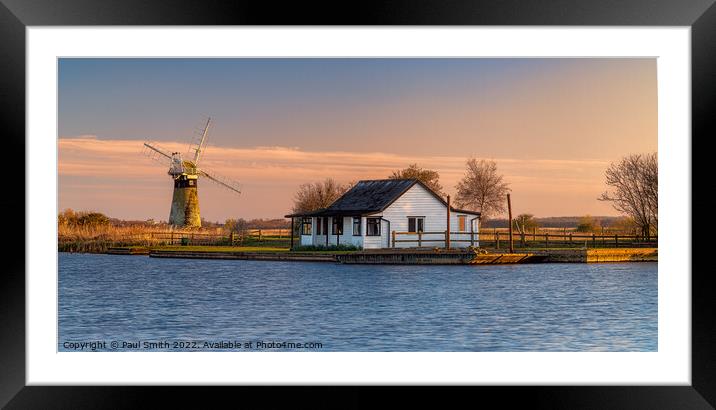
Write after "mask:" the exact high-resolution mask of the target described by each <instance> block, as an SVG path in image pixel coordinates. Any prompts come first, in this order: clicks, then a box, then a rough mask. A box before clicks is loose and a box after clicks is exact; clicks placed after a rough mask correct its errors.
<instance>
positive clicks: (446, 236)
mask: <svg viewBox="0 0 716 410" xmlns="http://www.w3.org/2000/svg"><path fill="white" fill-rule="evenodd" d="M445 248H446V249H450V195H448V196H447V229H446V230H445Z"/></svg>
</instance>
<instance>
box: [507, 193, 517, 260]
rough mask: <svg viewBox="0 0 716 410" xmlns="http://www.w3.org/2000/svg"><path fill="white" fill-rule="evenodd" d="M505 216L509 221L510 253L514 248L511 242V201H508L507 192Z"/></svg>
mask: <svg viewBox="0 0 716 410" xmlns="http://www.w3.org/2000/svg"><path fill="white" fill-rule="evenodd" d="M507 216H508V219H509V223H510V231H509V232H510V253H515V248H514V246H513V244H512V202H511V201H510V194H507Z"/></svg>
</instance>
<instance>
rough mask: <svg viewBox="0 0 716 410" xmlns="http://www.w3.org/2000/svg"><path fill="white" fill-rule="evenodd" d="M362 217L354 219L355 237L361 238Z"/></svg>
mask: <svg viewBox="0 0 716 410" xmlns="http://www.w3.org/2000/svg"><path fill="white" fill-rule="evenodd" d="M360 219H361V218H360V216H354V217H353V236H361V232H360V228H361V227H360Z"/></svg>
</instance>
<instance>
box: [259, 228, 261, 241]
mask: <svg viewBox="0 0 716 410" xmlns="http://www.w3.org/2000/svg"><path fill="white" fill-rule="evenodd" d="M259 243H261V229H259Z"/></svg>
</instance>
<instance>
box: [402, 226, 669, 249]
mask: <svg viewBox="0 0 716 410" xmlns="http://www.w3.org/2000/svg"><path fill="white" fill-rule="evenodd" d="M447 239H448V237H447V231H437V232H396V231H393V232H392V233H391V247H393V248H395V247H397V246H399V244H401V243H405V244H408V246H409V247H418V248H422V247H431V248H434V247H446V244H447ZM449 239H450V243H451V244H453V243H455V244H465V243H469V244H470V246H475V245H476V244H479V246H480V247H482V248H495V249H509V247H510V243H509V239H510V236H509V233H508V232H500V231H498V230H483V231H480V232H479V233H478V232H450V238H449ZM512 245H513V248H573V247H579V248H582V247H583V248H619V247H657V246H658V237H656V236H653V237H650V238H648V239H647V238H644V237H641V236H637V235H624V234H622V235H620V234H613V235H597V234H596V233H581V232H570V233H554V231H553V232H540V233H536V232H535V233H513V235H512Z"/></svg>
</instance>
